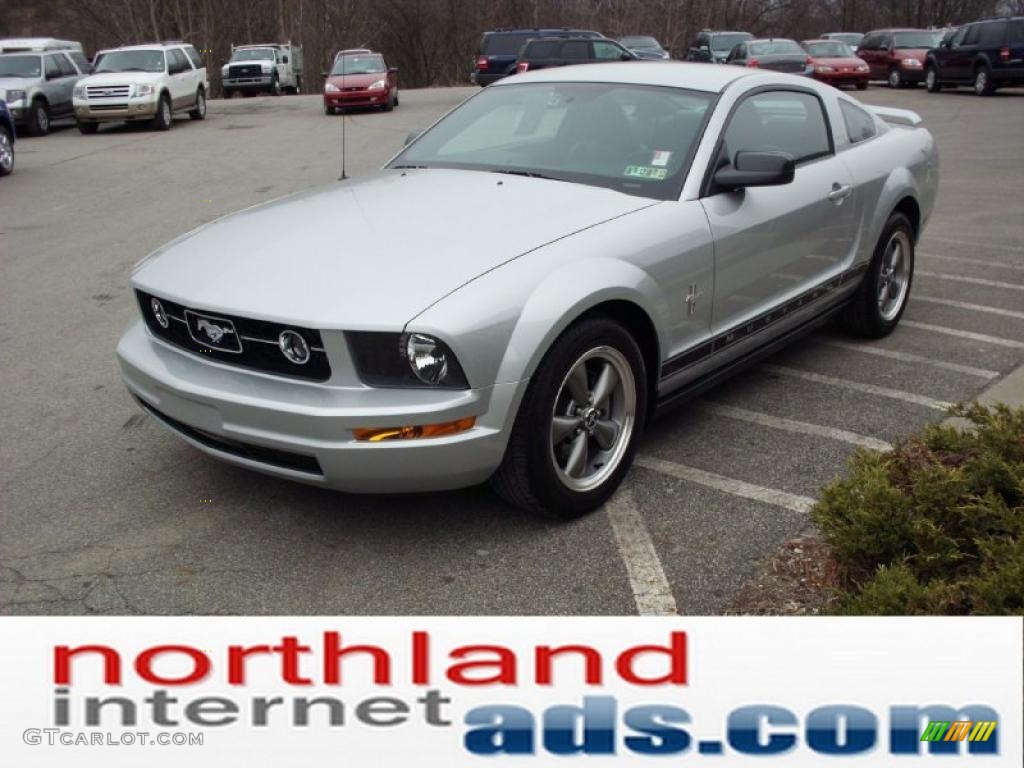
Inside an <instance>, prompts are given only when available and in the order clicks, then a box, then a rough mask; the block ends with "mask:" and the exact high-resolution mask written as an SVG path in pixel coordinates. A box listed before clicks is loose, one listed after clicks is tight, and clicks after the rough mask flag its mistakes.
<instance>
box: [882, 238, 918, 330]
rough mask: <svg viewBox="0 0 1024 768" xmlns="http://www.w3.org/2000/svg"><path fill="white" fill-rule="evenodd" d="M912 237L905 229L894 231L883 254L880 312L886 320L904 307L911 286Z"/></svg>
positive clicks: (889, 319)
mask: <svg viewBox="0 0 1024 768" xmlns="http://www.w3.org/2000/svg"><path fill="white" fill-rule="evenodd" d="M911 253H912V252H911V245H910V237H909V236H908V235H907V233H906V232H904V231H903V230H897V231H896V232H893V233H892V237H890V238H889V242H888V243H887V244H886V246H885V252H884V253H883V254H882V265H881V270H880V271H879V273H878V313H879V314H880V315H881V316H882V319H883V320H885V321H886V322H889V321H891V320H892V319H893V318H894V317H896V316H897V315H898V314H899V313H900V310H901V309H902V308H903V303H904V302H905V301H906V298H907V290H908V288H909V287H910V270H911V263H910V261H911V258H912V256H911Z"/></svg>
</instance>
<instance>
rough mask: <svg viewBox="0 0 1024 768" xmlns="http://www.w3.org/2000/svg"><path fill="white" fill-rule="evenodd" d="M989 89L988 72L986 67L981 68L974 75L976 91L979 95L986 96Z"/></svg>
mask: <svg viewBox="0 0 1024 768" xmlns="http://www.w3.org/2000/svg"><path fill="white" fill-rule="evenodd" d="M987 90H988V72H986V71H985V70H984V69H979V70H978V73H977V74H976V75H975V76H974V92H975V93H976V94H978V95H979V96H984V95H985V92H986V91H987Z"/></svg>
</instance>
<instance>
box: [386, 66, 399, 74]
mask: <svg viewBox="0 0 1024 768" xmlns="http://www.w3.org/2000/svg"><path fill="white" fill-rule="evenodd" d="M388 73H389V74H392V75H397V74H398V67H388Z"/></svg>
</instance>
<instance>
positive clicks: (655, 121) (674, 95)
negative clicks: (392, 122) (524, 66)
mask: <svg viewBox="0 0 1024 768" xmlns="http://www.w3.org/2000/svg"><path fill="white" fill-rule="evenodd" d="M713 98H714V96H713V95H712V94H708V93H701V92H697V91H688V90H683V89H681V88H668V87H663V86H651V85H627V84H619V83H529V84H526V83H524V84H521V85H505V86H500V87H492V88H485V89H484V90H483V91H481V92H480V94H479V95H477V96H474V97H473V98H471V99H470V100H469V101H467V102H465V103H464V104H463V105H462V106H461V107H459V108H457V109H456V110H455V111H454V112H452V113H450V114H449V115H448V116H447V117H445V118H443V119H442V120H441V122H439V123H438V124H437V125H435V126H434V127H433V128H431V129H430V130H429V131H427V132H426V133H424V134H423V135H422V136H421V137H420V138H419V139H418V140H417V141H415V142H414V143H413V144H411V145H409V147H407V148H406V149H405V151H403V152H402V153H401V154H400V155H399V156H398V157H397V158H395V160H394V161H393V162H392V163H391V165H390V167H391V168H409V167H415V168H459V169H464V170H472V171H490V172H495V173H508V174H515V175H523V176H540V177H545V178H550V179H555V180H559V181H567V182H575V183H578V184H587V185H590V186H595V187H606V188H608V189H614V190H617V191H619V192H624V193H626V194H630V195H639V196H641V197H649V198H653V199H656V200H669V199H672V198H674V197H677V196H678V194H679V190H680V188H681V187H682V183H683V180H684V179H685V178H686V174H687V172H688V171H689V166H690V159H691V154H692V152H693V150H694V149H695V148H696V144H697V142H698V140H699V138H700V135H701V132H702V130H703V125H704V115H705V113H706V112H707V111H708V109H709V108H710V106H711V104H712V100H713Z"/></svg>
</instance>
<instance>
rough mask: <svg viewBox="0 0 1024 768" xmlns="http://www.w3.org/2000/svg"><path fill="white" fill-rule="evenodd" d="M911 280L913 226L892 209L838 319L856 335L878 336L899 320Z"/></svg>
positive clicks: (912, 274)
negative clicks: (866, 268)
mask: <svg viewBox="0 0 1024 768" xmlns="http://www.w3.org/2000/svg"><path fill="white" fill-rule="evenodd" d="M913 282H914V228H913V225H911V223H910V219H908V218H907V217H906V216H905V215H903V214H902V213H893V214H892V215H891V216H890V217H889V220H888V221H887V222H886V224H885V228H884V229H883V230H882V236H881V237H880V238H879V239H878V245H877V246H875V255H874V257H873V258H872V259H871V263H870V264H869V265H868V271H867V273H866V274H865V275H864V279H863V280H862V281H861V284H860V287H859V288H858V289H857V292H856V293H855V294H854V296H853V300H852V301H851V302H850V304H849V305H848V306H847V307H846V308H845V309H844V310H843V313H842V314H841V315H840V316H839V323H840V325H842V326H843V327H844V328H845V329H846V330H847V331H848V332H850V333H852V334H853V335H855V336H861V337H863V338H867V339H880V338H882V337H883V336H888V335H889V334H890V333H892V332H893V330H894V329H895V328H896V326H897V325H898V324H899V322H900V318H901V317H903V312H904V311H905V310H906V308H907V302H908V300H909V299H910V287H911V285H912V284H913Z"/></svg>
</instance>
